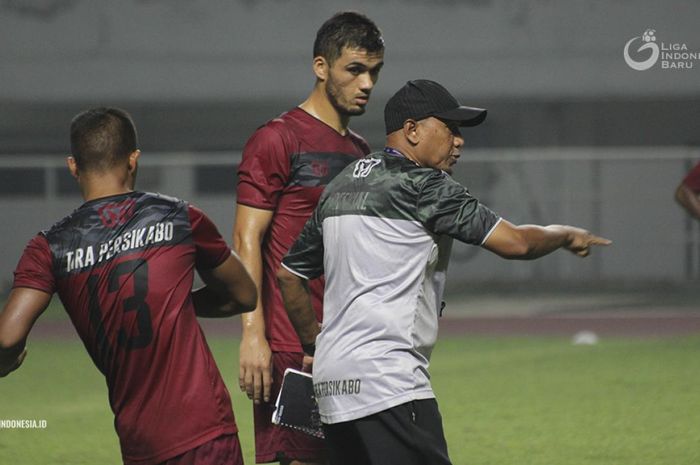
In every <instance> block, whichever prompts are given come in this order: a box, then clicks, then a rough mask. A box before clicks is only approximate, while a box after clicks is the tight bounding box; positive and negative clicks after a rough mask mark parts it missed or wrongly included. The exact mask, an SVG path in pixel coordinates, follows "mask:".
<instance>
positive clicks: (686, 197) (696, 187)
mask: <svg viewBox="0 0 700 465" xmlns="http://www.w3.org/2000/svg"><path fill="white" fill-rule="evenodd" d="M676 202H678V204H679V205H680V206H681V207H683V209H684V210H685V211H686V212H687V213H688V214H689V215H690V216H692V217H693V218H695V219H697V220H700V163H698V164H697V165H695V167H694V168H693V169H692V170H690V172H688V174H686V176H685V178H683V181H681V183H680V184H679V186H678V187H677V188H676Z"/></svg>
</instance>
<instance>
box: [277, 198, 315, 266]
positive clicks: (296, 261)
mask: <svg viewBox="0 0 700 465" xmlns="http://www.w3.org/2000/svg"><path fill="white" fill-rule="evenodd" d="M319 205H320V204H319ZM320 210H321V209H320V207H316V210H314V213H313V215H311V218H309V220H308V221H307V222H306V224H305V225H304V229H302V231H301V234H299V237H298V238H297V240H296V241H295V242H294V244H293V245H292V248H291V249H289V252H287V255H285V257H284V258H283V259H282V266H284V267H285V268H286V269H287V270H289V271H291V272H292V273H294V274H296V275H298V276H301V277H302V278H305V279H314V278H318V277H319V276H321V275H322V274H323V223H322V220H321V214H320Z"/></svg>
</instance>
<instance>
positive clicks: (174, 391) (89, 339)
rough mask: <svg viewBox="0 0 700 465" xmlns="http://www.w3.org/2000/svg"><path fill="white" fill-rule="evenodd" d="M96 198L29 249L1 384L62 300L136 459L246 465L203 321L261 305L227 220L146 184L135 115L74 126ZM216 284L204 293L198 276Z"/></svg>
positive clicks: (111, 115) (10, 317) (88, 195)
mask: <svg viewBox="0 0 700 465" xmlns="http://www.w3.org/2000/svg"><path fill="white" fill-rule="evenodd" d="M70 139H71V152H72V155H71V156H69V157H68V160H67V162H68V168H69V170H70V172H71V174H72V175H73V176H74V177H75V178H76V180H77V182H78V185H79V186H80V190H81V192H82V195H83V198H84V199H85V203H83V204H82V205H81V206H80V207H78V208H77V209H76V210H75V211H73V212H72V213H71V214H70V215H68V216H66V217H65V218H63V219H62V220H61V221H59V222H58V223H56V224H55V225H54V226H53V227H51V228H50V229H48V230H46V231H43V232H41V233H39V234H37V235H36V236H35V237H34V238H33V239H32V240H31V241H30V242H29V244H28V245H27V247H26V249H25V251H24V254H23V255H22V257H21V259H20V261H19V264H18V265H17V269H16V271H15V279H14V285H13V289H12V291H11V293H10V296H9V298H8V300H7V302H6V304H5V308H4V309H3V311H2V313H1V314H0V376H5V375H7V374H8V373H10V372H11V371H13V370H15V369H16V368H18V367H19V366H20V364H21V363H22V361H23V360H24V357H25V355H26V349H25V341H26V338H27V335H28V334H29V332H30V330H31V328H32V325H33V324H34V322H35V321H36V319H37V318H38V317H39V316H40V315H41V313H42V312H43V311H44V309H46V307H47V306H48V304H49V302H50V301H51V296H52V294H53V293H54V292H57V293H58V296H59V297H60V299H61V302H62V303H63V306H64V307H65V309H66V312H68V315H69V316H70V318H71V320H72V322H73V325H74V326H75V328H76V330H77V332H78V335H79V336H80V338H81V339H82V341H83V343H84V344H85V348H86V349H87V351H88V353H89V354H90V357H91V358H92V360H93V362H94V363H95V365H96V366H97V368H98V369H99V370H100V371H101V372H102V374H103V375H104V376H105V378H106V381H107V387H108V389H109V402H110V405H111V407H112V411H113V412H114V415H115V428H116V431H117V434H118V436H119V441H120V445H121V451H122V458H123V461H124V463H125V464H127V465H136V464H138V465H155V464H161V463H167V464H168V465H178V464H181V465H185V464H190V465H204V464H211V465H221V464H226V465H240V464H242V463H243V459H242V455H241V450H240V444H239V441H238V435H237V427H236V423H235V419H234V416H233V410H232V408H231V399H230V397H229V393H228V391H227V390H226V387H225V385H224V382H223V380H222V378H221V375H220V374H219V370H218V369H217V367H216V364H215V362H214V359H213V357H212V354H211V352H210V351H209V347H208V345H207V342H206V340H205V339H204V335H203V333H202V330H201V328H200V327H199V324H198V323H197V319H196V316H203V317H226V316H231V315H235V314H238V313H241V312H246V311H250V310H252V309H253V308H254V307H255V302H256V299H257V292H256V289H255V284H254V283H253V281H252V279H251V277H250V275H249V274H248V272H247V271H246V269H245V268H244V266H243V264H242V263H241V262H240V260H239V259H238V258H237V257H236V255H235V254H233V253H232V252H231V249H230V248H229V247H228V246H227V244H226V242H225V240H224V239H223V238H222V237H221V236H220V234H219V232H218V231H217V229H216V227H215V226H214V224H213V223H212V222H211V220H209V218H207V216H206V215H205V214H204V213H202V212H201V211H200V210H199V209H197V208H195V207H193V206H192V205H189V204H187V203H186V202H184V201H182V200H178V199H175V198H171V197H166V196H163V195H160V194H151V193H146V192H139V191H135V190H134V183H135V179H136V171H137V166H138V160H139V155H140V152H139V150H138V149H137V136H136V129H135V127H134V124H133V122H132V120H131V117H130V116H129V115H128V114H127V113H126V112H124V111H123V110H119V109H115V108H97V109H92V110H88V111H85V112H83V113H80V114H79V115H77V116H76V117H75V118H74V119H73V121H72V123H71V128H70ZM195 269H196V270H197V271H198V273H199V275H200V277H201V278H202V280H203V281H204V283H205V284H206V285H205V286H204V287H202V288H200V289H198V290H196V291H194V292H193V291H192V284H193V279H194V271H195Z"/></svg>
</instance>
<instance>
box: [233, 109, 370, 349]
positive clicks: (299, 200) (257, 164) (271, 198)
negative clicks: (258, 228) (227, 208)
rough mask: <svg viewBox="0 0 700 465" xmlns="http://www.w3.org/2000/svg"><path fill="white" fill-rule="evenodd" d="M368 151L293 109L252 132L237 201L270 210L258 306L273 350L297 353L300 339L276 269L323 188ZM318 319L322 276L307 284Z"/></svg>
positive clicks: (357, 139) (361, 143) (362, 143)
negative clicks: (284, 302)
mask: <svg viewBox="0 0 700 465" xmlns="http://www.w3.org/2000/svg"><path fill="white" fill-rule="evenodd" d="M367 153H369V146H368V145H367V142H365V140H364V139H362V138H361V137H360V136H358V135H357V134H355V133H353V132H352V131H348V133H347V134H346V135H344V136H343V135H341V134H339V133H338V132H337V131H336V130H334V129H333V128H331V127H330V126H328V125H327V124H325V123H324V122H322V121H320V120H319V119H317V118H314V117H313V116H311V115H310V114H308V113H307V112H305V111H304V110H302V109H300V108H294V109H293V110H290V111H289V112H287V113H284V114H282V115H281V116H280V117H279V118H276V119H274V120H272V121H269V122H268V123H267V124H266V125H264V126H262V127H261V128H259V129H258V130H257V131H255V133H253V135H252V136H251V137H250V139H249V140H248V142H247V143H246V146H245V148H244V149H243V161H242V162H241V165H240V167H239V169H238V191H237V196H238V199H237V202H238V203H240V204H242V205H247V206H250V207H254V208H261V209H265V210H274V216H273V217H272V223H271V224H270V228H269V230H268V231H267V235H266V236H265V240H264V242H263V245H262V254H263V282H262V292H261V298H262V305H263V310H264V314H265V332H266V336H267V339H268V341H269V342H270V347H271V348H272V350H275V351H285V352H301V346H300V345H299V339H298V338H297V335H296V333H295V332H294V328H292V325H291V323H290V322H289V318H288V317H287V312H286V311H285V309H284V304H283V302H282V296H281V294H280V290H279V287H278V286H277V279H276V278H275V273H276V272H277V269H278V268H279V266H280V262H281V261H282V257H284V255H285V254H286V253H287V250H289V248H290V247H291V246H292V244H293V243H294V240H295V239H296V238H297V236H298V235H299V233H300V232H301V230H302V228H303V227H304V224H305V223H306V220H307V219H308V218H309V217H310V216H311V213H312V212H313V210H314V208H316V204H317V203H318V198H319V197H320V195H321V192H323V189H324V187H325V186H326V184H328V182H330V180H331V179H333V178H334V177H335V175H336V174H338V173H340V171H342V170H343V168H345V167H346V166H347V165H348V164H350V163H351V162H353V161H355V160H356V159H357V158H360V157H363V156H364V155H366V154H367ZM309 288H310V291H311V300H312V304H313V307H314V309H315V310H316V315H317V317H318V319H319V321H321V318H322V312H323V278H320V279H316V280H313V281H311V282H310V283H309Z"/></svg>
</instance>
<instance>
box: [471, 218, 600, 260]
mask: <svg viewBox="0 0 700 465" xmlns="http://www.w3.org/2000/svg"><path fill="white" fill-rule="evenodd" d="M610 244H612V241H610V240H609V239H605V238H602V237H598V236H596V235H594V234H591V233H590V232H588V231H586V230H585V229H581V228H576V227H574V226H564V225H550V226H537V225H530V224H526V225H521V226H516V225H514V224H512V223H510V222H508V221H506V220H503V219H502V220H501V221H500V222H499V223H498V225H496V227H495V229H494V230H493V231H492V232H491V235H490V236H489V237H488V238H487V239H486V242H484V244H483V246H484V248H486V249H487V250H490V251H491V252H493V253H495V254H498V255H500V256H501V257H503V258H507V259H515V260H533V259H535V258H539V257H542V256H544V255H547V254H548V253H551V252H554V251H555V250H557V249H559V248H564V249H566V250H569V251H570V252H572V253H575V254H576V255H578V256H579V257H585V256H587V255H588V254H589V253H590V249H591V246H594V245H610Z"/></svg>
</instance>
